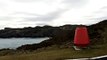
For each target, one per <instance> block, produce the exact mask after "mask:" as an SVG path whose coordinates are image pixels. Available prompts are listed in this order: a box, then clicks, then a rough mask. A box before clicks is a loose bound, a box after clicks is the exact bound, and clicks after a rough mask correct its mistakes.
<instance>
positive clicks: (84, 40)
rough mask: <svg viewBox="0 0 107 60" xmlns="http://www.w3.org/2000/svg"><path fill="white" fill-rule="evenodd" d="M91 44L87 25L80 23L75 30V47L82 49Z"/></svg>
mask: <svg viewBox="0 0 107 60" xmlns="http://www.w3.org/2000/svg"><path fill="white" fill-rule="evenodd" d="M89 44H90V41H89V35H88V31H87V28H86V26H85V25H80V26H78V27H77V28H76V30H75V36H74V49H75V50H81V49H80V48H84V47H87V46H88V45H89Z"/></svg>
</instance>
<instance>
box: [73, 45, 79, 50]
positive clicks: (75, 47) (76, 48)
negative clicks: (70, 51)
mask: <svg viewBox="0 0 107 60" xmlns="http://www.w3.org/2000/svg"><path fill="white" fill-rule="evenodd" d="M73 48H74V49H75V50H81V49H80V48H78V47H77V46H73Z"/></svg>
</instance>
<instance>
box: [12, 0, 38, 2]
mask: <svg viewBox="0 0 107 60" xmlns="http://www.w3.org/2000/svg"><path fill="white" fill-rule="evenodd" d="M13 1H15V2H35V1H38V0H13Z"/></svg>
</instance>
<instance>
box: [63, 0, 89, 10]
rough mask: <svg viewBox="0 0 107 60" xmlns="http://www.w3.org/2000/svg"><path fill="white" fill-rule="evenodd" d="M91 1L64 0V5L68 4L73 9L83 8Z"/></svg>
mask: <svg viewBox="0 0 107 60" xmlns="http://www.w3.org/2000/svg"><path fill="white" fill-rule="evenodd" d="M88 1H89V0H64V1H63V2H62V3H65V4H68V6H70V7H71V8H72V7H75V8H76V7H81V6H84V5H85V4H87V3H88Z"/></svg>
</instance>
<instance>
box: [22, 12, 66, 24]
mask: <svg viewBox="0 0 107 60" xmlns="http://www.w3.org/2000/svg"><path fill="white" fill-rule="evenodd" d="M65 11H66V10H58V11H55V12H51V13H49V14H46V15H41V16H38V17H33V18H32V17H31V18H27V17H26V18H24V20H25V21H30V22H49V21H53V20H54V19H57V18H58V17H59V16H60V15H61V14H62V13H63V12H65Z"/></svg>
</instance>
